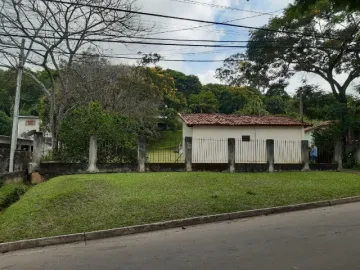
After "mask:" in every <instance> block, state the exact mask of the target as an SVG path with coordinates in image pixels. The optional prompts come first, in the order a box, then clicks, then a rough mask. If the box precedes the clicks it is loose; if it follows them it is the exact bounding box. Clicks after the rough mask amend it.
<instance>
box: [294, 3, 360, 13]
mask: <svg viewBox="0 0 360 270" xmlns="http://www.w3.org/2000/svg"><path fill="white" fill-rule="evenodd" d="M296 3H297V6H299V8H300V9H301V10H309V9H310V10H312V11H313V12H317V9H316V8H314V7H313V5H314V4H316V0H296ZM329 3H330V4H332V5H334V6H336V7H339V8H342V9H348V10H350V11H351V10H359V9H360V1H359V0H329Z"/></svg>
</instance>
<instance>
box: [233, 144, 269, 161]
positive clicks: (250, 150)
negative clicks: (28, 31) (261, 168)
mask: <svg viewBox="0 0 360 270" xmlns="http://www.w3.org/2000/svg"><path fill="white" fill-rule="evenodd" d="M266 162H267V160H266V141H265V140H256V141H241V140H236V141H235V163H266Z"/></svg>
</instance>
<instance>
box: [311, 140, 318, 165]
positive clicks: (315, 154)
mask: <svg viewBox="0 0 360 270" xmlns="http://www.w3.org/2000/svg"><path fill="white" fill-rule="evenodd" d="M317 158H318V149H317V147H316V146H315V144H312V145H311V152H310V160H311V162H314V163H315V162H316V161H317Z"/></svg>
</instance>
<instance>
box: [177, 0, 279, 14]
mask: <svg viewBox="0 0 360 270" xmlns="http://www.w3.org/2000/svg"><path fill="white" fill-rule="evenodd" d="M170 1H174V2H180V3H185V4H194V5H200V6H208V7H214V8H221V9H229V10H236V11H243V12H249V13H255V14H261V15H272V14H271V13H272V12H269V13H267V12H261V11H255V10H248V9H242V8H235V7H230V6H222V5H216V4H210V3H204V2H197V1H193V0H170ZM280 10H284V9H280ZM280 10H279V11H280Z"/></svg>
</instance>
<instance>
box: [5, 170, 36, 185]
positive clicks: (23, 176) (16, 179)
mask: <svg viewBox="0 0 360 270" xmlns="http://www.w3.org/2000/svg"><path fill="white" fill-rule="evenodd" d="M28 180H29V179H28V175H27V173H26V171H20V172H13V173H4V174H0V186H2V185H4V184H20V183H28Z"/></svg>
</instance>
